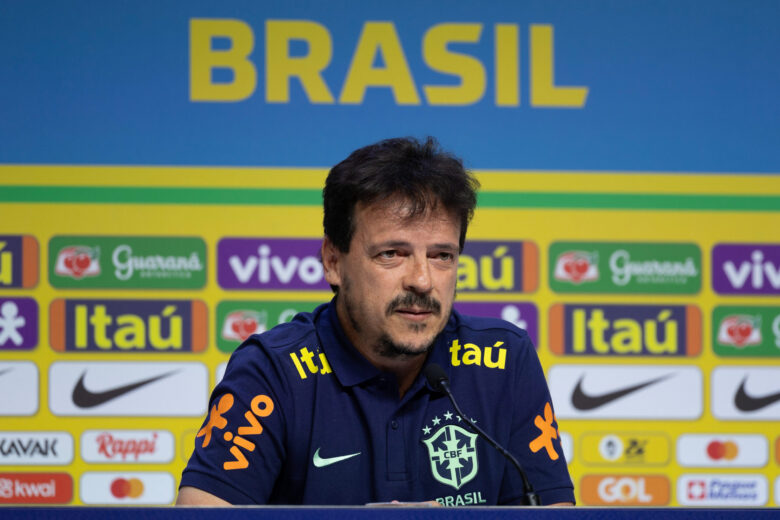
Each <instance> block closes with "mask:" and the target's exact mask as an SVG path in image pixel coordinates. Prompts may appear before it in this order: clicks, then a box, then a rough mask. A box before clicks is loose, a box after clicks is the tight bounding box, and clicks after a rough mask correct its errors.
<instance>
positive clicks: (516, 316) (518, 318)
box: [454, 301, 539, 348]
mask: <svg viewBox="0 0 780 520" xmlns="http://www.w3.org/2000/svg"><path fill="white" fill-rule="evenodd" d="M454 308H455V310H457V311H458V312H460V313H461V314H468V315H471V316H482V317H486V318H500V319H502V320H504V321H508V322H509V323H511V324H513V325H515V326H517V327H519V328H521V329H524V330H525V331H526V332H528V337H529V338H531V341H532V342H533V344H534V345H535V346H537V348H538V345H539V312H538V311H537V310H536V305H534V304H533V303H529V302H460V301H456V302H455V304H454Z"/></svg>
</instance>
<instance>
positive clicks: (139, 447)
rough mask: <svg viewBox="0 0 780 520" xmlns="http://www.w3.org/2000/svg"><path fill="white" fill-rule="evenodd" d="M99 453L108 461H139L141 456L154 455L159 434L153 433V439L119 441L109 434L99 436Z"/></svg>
mask: <svg viewBox="0 0 780 520" xmlns="http://www.w3.org/2000/svg"><path fill="white" fill-rule="evenodd" d="M96 440H97V444H98V453H99V454H100V455H103V456H104V457H105V458H106V459H109V460H115V459H120V458H121V459H122V460H123V461H125V460H127V459H128V457H130V458H133V459H135V460H138V458H139V457H140V456H141V455H144V454H153V453H154V452H155V450H156V446H155V444H156V442H157V433H156V432H154V433H152V437H151V439H117V438H114V436H113V435H112V434H110V433H109V432H104V433H101V434H100V435H98V436H97V439H96Z"/></svg>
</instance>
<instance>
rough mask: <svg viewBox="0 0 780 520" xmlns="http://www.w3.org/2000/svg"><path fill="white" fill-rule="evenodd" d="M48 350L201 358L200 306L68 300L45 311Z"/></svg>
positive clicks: (204, 320)
mask: <svg viewBox="0 0 780 520" xmlns="http://www.w3.org/2000/svg"><path fill="white" fill-rule="evenodd" d="M49 320H50V326H49V338H50V343H51V348H52V349H54V350H56V351H60V352H160V353H162V352H166V353H167V352H199V351H202V350H205V349H206V346H207V345H208V334H207V327H208V310H207V309H206V304H205V303H203V302H202V301H200V300H71V299H56V300H54V301H52V303H51V306H50V307H49Z"/></svg>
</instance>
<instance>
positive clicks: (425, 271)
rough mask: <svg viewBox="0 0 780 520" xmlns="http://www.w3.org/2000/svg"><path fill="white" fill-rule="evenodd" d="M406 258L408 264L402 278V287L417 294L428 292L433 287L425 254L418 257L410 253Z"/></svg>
mask: <svg viewBox="0 0 780 520" xmlns="http://www.w3.org/2000/svg"><path fill="white" fill-rule="evenodd" d="M408 258H409V260H408V261H409V265H408V270H407V273H406V276H405V278H404V289H407V290H409V291H413V292H416V293H418V294H426V293H429V292H430V291H431V289H433V280H432V278H431V266H430V263H429V262H428V258H427V257H426V256H423V257H422V258H420V257H418V256H416V255H410V256H409V257H408Z"/></svg>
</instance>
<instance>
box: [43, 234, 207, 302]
mask: <svg viewBox="0 0 780 520" xmlns="http://www.w3.org/2000/svg"><path fill="white" fill-rule="evenodd" d="M82 244H89V245H82ZM49 280H50V281H51V284H52V286H54V287H57V288H69V289H72V288H95V289H108V288H122V289H200V288H202V287H203V286H204V285H206V243H205V242H204V241H203V239H201V238H192V237H104V236H57V237H54V238H52V239H51V241H49Z"/></svg>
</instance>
